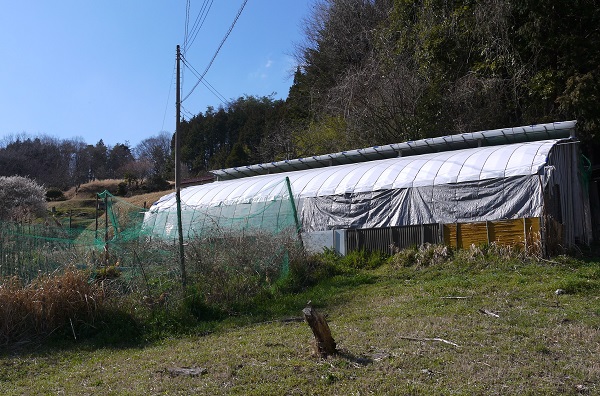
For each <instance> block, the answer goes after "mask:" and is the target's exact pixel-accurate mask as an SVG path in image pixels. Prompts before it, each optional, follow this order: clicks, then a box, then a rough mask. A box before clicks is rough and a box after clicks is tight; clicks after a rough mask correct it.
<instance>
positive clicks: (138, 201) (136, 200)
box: [125, 190, 175, 208]
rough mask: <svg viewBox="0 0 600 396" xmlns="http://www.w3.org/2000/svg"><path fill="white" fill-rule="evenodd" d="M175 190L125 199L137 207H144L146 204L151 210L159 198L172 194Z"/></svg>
mask: <svg viewBox="0 0 600 396" xmlns="http://www.w3.org/2000/svg"><path fill="white" fill-rule="evenodd" d="M173 191H175V190H166V191H155V192H151V193H147V194H140V195H134V196H132V197H128V198H125V200H126V201H127V202H129V203H131V204H133V205H135V206H139V207H143V206H144V202H145V203H146V207H147V208H149V207H150V206H151V205H152V204H153V203H154V202H156V201H158V200H159V198H161V197H163V196H164V195H167V194H170V193H172V192H173Z"/></svg>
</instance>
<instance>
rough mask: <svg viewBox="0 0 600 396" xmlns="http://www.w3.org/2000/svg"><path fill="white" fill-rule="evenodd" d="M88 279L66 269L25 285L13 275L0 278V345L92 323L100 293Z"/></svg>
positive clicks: (99, 304) (82, 273)
mask: <svg viewBox="0 0 600 396" xmlns="http://www.w3.org/2000/svg"><path fill="white" fill-rule="evenodd" d="M88 278H89V277H88V275H87V274H86V273H85V272H83V271H79V270H76V269H73V268H69V269H65V270H64V271H63V272H62V273H60V274H52V275H40V276H38V277H37V278H36V279H34V280H33V282H31V283H29V284H27V285H24V284H23V283H22V282H21V280H20V279H19V278H18V277H16V276H13V277H10V278H6V279H3V280H0V345H8V344H11V343H14V342H21V341H27V340H31V339H35V338H39V337H43V336H47V335H49V334H51V333H53V332H54V331H56V330H58V329H61V328H64V327H65V326H71V327H72V328H73V331H75V328H76V327H77V326H79V325H81V324H91V323H93V321H94V318H95V316H96V314H97V312H98V311H99V308H100V307H101V305H102V302H103V298H102V297H103V296H102V292H101V290H100V288H99V287H98V286H97V285H96V284H94V283H90V282H89V281H88Z"/></svg>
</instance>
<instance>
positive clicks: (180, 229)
mask: <svg viewBox="0 0 600 396" xmlns="http://www.w3.org/2000/svg"><path fill="white" fill-rule="evenodd" d="M180 76H181V51H180V49H179V45H178V46H177V84H176V87H177V89H176V94H175V108H176V121H175V200H176V201H177V234H178V236H179V265H180V267H181V285H182V286H183V287H184V288H185V286H186V283H187V275H186V272H185V252H184V250H183V225H182V222H181V165H180V164H179V154H180V153H179V152H180V151H181V150H180V141H181V139H180V135H181V125H180V119H181V86H180V83H181V77H180Z"/></svg>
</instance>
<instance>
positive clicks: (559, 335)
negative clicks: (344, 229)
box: [0, 252, 600, 395]
mask: <svg viewBox="0 0 600 396" xmlns="http://www.w3.org/2000/svg"><path fill="white" fill-rule="evenodd" d="M557 289H562V290H563V293H562V294H560V295H556V294H555V291H556V290H557ZM308 300H312V302H313V306H315V307H316V308H317V309H318V310H319V311H320V312H323V313H326V314H327V315H328V322H329V325H330V327H331V330H332V334H333V337H334V338H335V340H336V342H337V345H338V351H339V354H338V355H335V356H332V357H329V358H327V359H318V358H315V357H313V356H311V352H310V350H311V349H310V346H311V340H312V333H311V330H310V328H309V327H308V326H307V324H306V323H303V322H299V321H282V320H281V319H284V318H288V317H299V316H300V315H301V309H302V308H303V307H304V306H305V304H306V302H307V301H308ZM206 329H210V331H206ZM599 356H600V263H599V262H598V261H596V260H583V259H580V260H576V259H572V258H567V257H558V258H554V259H553V260H551V261H519V260H516V259H510V258H506V259H502V258H500V257H498V256H488V255H486V254H483V253H477V252H476V253H475V254H471V255H470V256H469V254H467V253H465V254H463V255H462V256H461V257H459V258H455V259H454V260H451V261H446V262H440V263H438V264H433V265H429V266H426V265H412V266H409V267H405V266H403V265H402V264H398V263H396V264H393V263H388V264H386V265H384V266H382V267H379V268H377V269H373V270H361V271H356V272H354V273H347V274H345V275H338V276H335V277H333V278H330V279H327V280H324V281H322V282H321V283H319V284H317V285H315V286H313V287H312V288H310V289H308V290H305V291H303V292H301V293H297V294H292V295H286V296H283V297H281V298H278V299H274V300H270V301H263V302H262V303H260V304H257V305H256V306H255V307H254V308H253V309H252V310H251V312H246V313H243V314H240V315H237V316H231V317H229V318H226V319H224V320H221V321H218V322H206V323H205V326H203V328H202V329H200V328H198V329H196V330H193V331H191V332H190V334H188V335H185V336H172V337H165V338H162V339H160V340H158V341H156V340H155V341H151V342H144V341H143V340H134V341H132V342H131V343H127V342H125V343H123V344H118V345H112V346H111V345H107V344H104V345H102V344H100V345H98V344H97V343H94V342H93V341H90V340H88V341H72V342H68V343H63V344H60V345H53V346H39V347H37V348H33V350H32V348H30V347H28V348H23V349H19V348H16V349H12V350H10V351H5V353H4V354H3V355H2V357H1V360H0V394H3V395H26V394H29V395H43V394H66V395H85V394H89V395H96V394H103V395H124V394H125V395H126V394H130V395H167V394H168V395H189V394H207V395H218V394H240V395H271V394H272V395H282V394H290V395H291V394H316V395H329V394H333V395H351V394H354V395H358V394H360V395H365V394H376V395H379V394H400V395H405V394H406V395H433V394H443V395H528V394H530V395H540V394H542V395H543V394H547V395H563V394H566V395H577V394H590V395H592V394H600V359H599V358H598V357H599ZM174 367H176V368H183V367H192V368H202V369H203V370H202V372H203V373H202V374H199V375H197V376H186V375H183V376H172V375H170V374H169V369H170V368H174Z"/></svg>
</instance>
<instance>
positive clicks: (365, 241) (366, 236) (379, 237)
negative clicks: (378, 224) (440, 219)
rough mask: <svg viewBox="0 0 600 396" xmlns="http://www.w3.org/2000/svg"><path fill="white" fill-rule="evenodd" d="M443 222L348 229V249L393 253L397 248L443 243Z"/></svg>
mask: <svg viewBox="0 0 600 396" xmlns="http://www.w3.org/2000/svg"><path fill="white" fill-rule="evenodd" d="M443 240H444V239H443V235H442V225H441V224H422V225H411V226H403V227H385V228H362V229H349V230H346V250H347V252H352V251H354V250H366V251H380V252H384V253H388V254H393V253H394V250H395V249H404V248H407V247H411V246H420V245H422V244H424V243H442V242H443Z"/></svg>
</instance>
